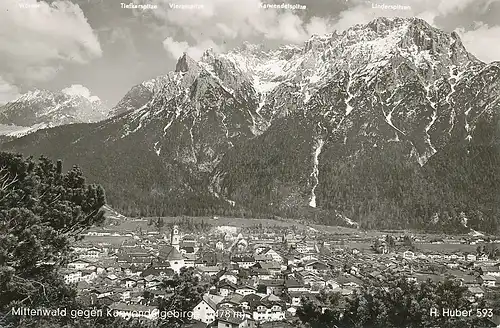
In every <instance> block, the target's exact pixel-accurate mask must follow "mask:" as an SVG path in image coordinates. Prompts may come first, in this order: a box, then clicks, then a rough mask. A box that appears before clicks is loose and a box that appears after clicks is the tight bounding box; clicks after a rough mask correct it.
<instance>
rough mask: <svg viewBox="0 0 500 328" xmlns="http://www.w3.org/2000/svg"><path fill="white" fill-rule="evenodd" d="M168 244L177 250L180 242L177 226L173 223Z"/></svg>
mask: <svg viewBox="0 0 500 328" xmlns="http://www.w3.org/2000/svg"><path fill="white" fill-rule="evenodd" d="M170 244H171V245H172V247H174V248H175V249H176V250H177V251H179V244H180V236H179V227H178V226H176V225H174V228H173V229H172V234H171V235H170Z"/></svg>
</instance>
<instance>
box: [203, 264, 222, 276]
mask: <svg viewBox="0 0 500 328" xmlns="http://www.w3.org/2000/svg"><path fill="white" fill-rule="evenodd" d="M197 270H198V271H199V272H200V273H201V274H204V275H208V276H215V275H217V274H218V273H219V272H220V270H221V268H220V267H218V266H205V267H199V268H197Z"/></svg>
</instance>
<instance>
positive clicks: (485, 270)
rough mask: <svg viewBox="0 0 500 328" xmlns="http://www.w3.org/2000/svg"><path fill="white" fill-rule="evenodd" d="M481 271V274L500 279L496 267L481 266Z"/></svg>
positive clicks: (499, 271) (499, 270)
mask: <svg viewBox="0 0 500 328" xmlns="http://www.w3.org/2000/svg"><path fill="white" fill-rule="evenodd" d="M481 270H482V272H483V274H487V275H489V276H494V277H500V269H499V268H498V267H496V266H487V267H485V266H482V267H481Z"/></svg>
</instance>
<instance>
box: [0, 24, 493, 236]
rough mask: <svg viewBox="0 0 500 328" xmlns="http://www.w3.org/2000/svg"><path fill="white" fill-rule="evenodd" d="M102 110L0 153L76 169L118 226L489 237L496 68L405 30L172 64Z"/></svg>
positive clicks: (433, 35)
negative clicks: (260, 220) (197, 224)
mask: <svg viewBox="0 0 500 328" xmlns="http://www.w3.org/2000/svg"><path fill="white" fill-rule="evenodd" d="M32 108H36V107H32ZM37 110H38V109H37ZM111 113H112V114H111V115H110V116H111V117H110V118H108V119H105V120H103V121H99V122H96V123H80V124H71V125H60V126H57V127H53V128H50V129H43V130H39V131H37V132H35V133H31V134H29V135H27V136H24V137H22V138H18V139H15V140H12V141H10V142H6V143H4V144H2V145H1V149H2V150H8V151H16V152H22V153H24V154H34V155H40V154H45V155H47V156H49V157H53V158H61V159H63V160H64V161H65V163H66V165H73V164H78V165H79V166H81V167H82V169H83V170H84V172H85V173H86V175H87V176H89V178H90V179H91V180H92V181H94V182H99V183H101V184H102V185H103V186H104V187H105V189H106V190H107V193H108V200H109V202H110V204H111V205H112V206H113V207H114V208H116V209H118V210H120V211H122V212H124V213H125V214H128V215H179V214H191V215H206V214H216V213H217V214H226V215H244V216H257V217H268V216H275V215H277V216H288V217H293V218H297V219H303V220H308V221H315V222H318V223H325V224H344V225H353V226H361V227H363V228H396V227H398V228H417V229H427V230H432V231H435V230H446V231H451V232H465V231H469V230H470V229H473V230H481V231H489V232H492V231H497V230H498V223H497V221H498V218H499V216H500V206H499V204H500V192H499V190H500V148H499V146H500V143H499V141H500V138H499V137H500V124H499V122H500V120H499V114H500V62H492V63H489V64H486V63H483V62H481V61H480V60H478V59H477V58H475V57H474V56H473V55H472V54H470V53H469V52H468V51H467V50H466V48H465V47H464V45H463V44H462V42H461V40H460V37H459V36H458V35H457V34H456V33H454V32H453V33H447V32H444V31H441V30H439V29H437V28H434V27H432V26H430V25H429V24H428V23H426V22H425V21H424V20H421V19H417V18H377V19H375V20H373V21H372V22H370V23H369V24H365V25H361V24H360V25H356V26H353V27H352V28H350V29H348V30H346V31H345V32H342V33H337V32H334V33H331V34H328V35H323V36H313V37H311V38H310V39H309V40H308V41H307V42H305V44H304V45H302V46H295V45H289V46H283V47H280V48H278V49H273V50H267V49H264V47H263V46H261V45H252V44H244V45H242V46H241V47H240V48H237V49H234V50H232V51H230V52H228V53H223V54H220V53H215V52H214V51H212V50H207V51H206V52H205V53H204V54H203V56H202V58H201V60H199V61H195V60H193V59H192V58H190V57H189V56H188V55H187V54H184V55H183V56H182V57H181V58H179V60H178V62H177V65H176V67H175V71H173V72H170V73H168V74H166V75H162V76H159V77H157V78H155V79H152V80H149V81H145V82H143V83H141V84H139V85H137V86H134V87H133V88H132V89H131V90H130V91H129V92H128V93H127V94H126V95H125V96H124V98H123V99H122V100H121V101H120V102H119V103H118V104H117V105H116V106H115V107H114V108H113V109H112V110H111ZM33 122H35V121H33ZM11 123H14V124H16V121H11ZM30 123H32V122H30Z"/></svg>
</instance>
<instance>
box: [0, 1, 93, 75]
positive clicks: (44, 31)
mask: <svg viewBox="0 0 500 328" xmlns="http://www.w3.org/2000/svg"><path fill="white" fill-rule="evenodd" d="M20 3H23V4H27V5H31V6H32V7H31V8H21V7H20V6H19V4H20ZM0 22H1V26H2V28H1V30H0V70H1V71H2V72H5V73H6V74H8V75H11V76H14V77H16V78H17V79H20V80H23V82H26V83H29V82H34V81H37V80H38V81H39V80H47V79H50V78H52V77H53V76H54V74H55V73H56V71H57V70H58V69H60V68H62V66H61V64H63V63H67V62H74V63H79V64H84V63H87V62H88V61H90V60H91V59H93V58H96V57H100V56H101V55H102V50H101V46H100V43H99V40H98V39H97V37H96V35H95V33H94V31H93V30H92V27H91V26H90V25H89V23H88V21H87V19H86V18H85V16H84V14H83V12H82V10H81V9H80V7H79V6H78V5H77V4H74V3H71V2H69V1H55V2H53V3H52V4H50V5H49V4H48V3H46V2H43V1H42V2H37V1H36V0H2V10H0Z"/></svg>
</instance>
